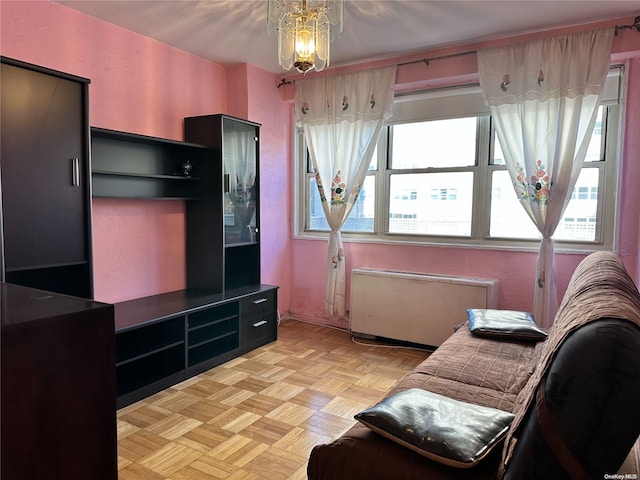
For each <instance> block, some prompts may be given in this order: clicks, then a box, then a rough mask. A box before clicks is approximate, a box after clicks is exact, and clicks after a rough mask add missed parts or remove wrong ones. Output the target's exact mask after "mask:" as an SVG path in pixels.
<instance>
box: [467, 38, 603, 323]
mask: <svg viewBox="0 0 640 480" xmlns="http://www.w3.org/2000/svg"><path fill="white" fill-rule="evenodd" d="M613 34H614V30H613V29H608V30H597V31H592V32H584V33H577V34H573V35H567V36H562V37H554V38H548V39H543V40H536V41H532V42H527V43H521V44H516V45H510V46H507V47H500V48H494V49H488V50H481V51H479V52H478V71H479V73H480V86H481V88H482V94H483V96H484V98H485V102H486V103H487V104H488V105H489V107H490V110H491V115H492V118H493V120H494V121H495V126H496V132H497V135H498V139H499V140H500V145H501V146H502V150H503V153H504V155H505V161H506V163H507V168H508V170H509V174H510V176H511V180H512V182H513V186H514V189H515V192H516V194H517V195H518V198H519V199H520V203H521V204H522V206H523V208H524V209H525V210H526V212H527V214H528V215H529V217H530V218H531V220H532V221H533V222H534V223H535V225H536V227H537V228H538V230H539V231H540V233H541V234H542V241H541V244H540V250H539V253H538V264H537V269H536V285H535V291H534V305H533V313H534V315H535V318H536V320H537V321H538V323H540V324H541V325H543V326H545V327H548V326H550V325H551V323H552V322H553V319H554V316H555V313H556V311H557V309H558V292H557V287H556V275H555V263H554V242H553V239H552V236H553V233H554V231H555V229H556V227H557V225H558V223H559V222H560V220H561V218H562V213H563V212H564V209H565V207H566V205H567V204H568V202H569V200H570V198H571V192H572V190H573V187H574V185H575V182H576V180H577V178H578V175H579V173H580V169H581V168H582V165H583V162H584V158H585V155H586V152H587V147H588V146H589V141H590V139H591V135H592V133H593V127H594V125H595V121H596V116H597V112H598V105H599V102H600V96H601V94H602V90H603V87H604V82H605V79H606V75H607V71H608V69H609V64H610V62H611V44H612V41H613Z"/></svg>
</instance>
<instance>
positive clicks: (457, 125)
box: [391, 117, 477, 170]
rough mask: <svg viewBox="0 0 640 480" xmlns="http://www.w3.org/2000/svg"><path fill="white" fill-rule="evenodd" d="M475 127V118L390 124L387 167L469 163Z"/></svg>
mask: <svg viewBox="0 0 640 480" xmlns="http://www.w3.org/2000/svg"><path fill="white" fill-rule="evenodd" d="M476 126H477V120H476V118H475V117H468V118H454V119H450V120H434V121H430V122H420V123H403V124H400V125H394V126H393V127H392V128H393V142H392V149H391V150H392V152H391V162H392V164H391V168H392V169H398V170H399V169H406V168H437V167H440V168H442V167H468V166H473V165H475V164H476Z"/></svg>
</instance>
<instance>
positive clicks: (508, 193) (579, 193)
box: [489, 168, 599, 241]
mask: <svg viewBox="0 0 640 480" xmlns="http://www.w3.org/2000/svg"><path fill="white" fill-rule="evenodd" d="M598 175H599V170H598V169H597V168H583V169H582V172H580V176H579V177H578V181H577V182H576V186H575V188H574V191H573V195H572V196H571V200H570V202H569V205H567V208H566V210H565V211H564V214H563V220H562V221H561V222H560V224H559V225H558V228H557V229H556V232H555V234H554V236H553V238H554V239H555V240H574V241H595V237H596V230H595V226H596V221H595V220H596V211H597V204H598ZM586 192H589V193H588V194H587V193H586ZM489 235H490V236H492V237H502V238H524V239H526V238H530V239H535V238H541V235H540V233H539V232H538V229H537V228H536V227H535V225H534V224H533V221H532V220H531V219H530V218H529V216H528V215H527V214H526V212H525V210H524V208H522V205H521V204H520V201H519V200H518V198H517V196H516V194H515V191H514V190H513V184H512V182H511V178H510V177H509V172H507V171H506V170H498V171H494V172H493V176H492V186H491V224H490V227H489Z"/></svg>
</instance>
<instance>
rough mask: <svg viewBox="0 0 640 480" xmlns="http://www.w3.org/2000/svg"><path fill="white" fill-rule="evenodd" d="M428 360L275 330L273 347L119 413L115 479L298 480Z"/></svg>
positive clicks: (325, 331)
mask: <svg viewBox="0 0 640 480" xmlns="http://www.w3.org/2000/svg"><path fill="white" fill-rule="evenodd" d="M427 355H428V352H427V351H420V350H408V349H401V348H382V347H378V346H372V345H361V344H358V343H355V342H353V341H352V339H351V335H350V334H349V333H347V332H344V331H340V330H336V329H331V328H327V327H323V326H320V325H312V324H308V323H302V322H298V321H294V320H288V321H285V322H282V324H281V325H280V326H279V327H278V341H277V342H273V343H271V344H269V345H265V346H264V347H261V348H258V349H257V350H254V351H252V352H249V353H248V354H246V355H243V356H242V357H239V358H236V359H234V360H231V361H229V362H227V363H225V364H223V365H220V366H218V367H216V368H213V369H211V370H209V371H207V372H204V373H202V374H200V375H198V376H196V377H193V378H190V379H189V380H186V381H185V382H182V383H180V384H178V385H175V386H173V387H172V388H169V389H167V390H164V391H162V392H159V393H157V394H156V395H153V396H151V397H149V398H146V399H145V400H143V401H140V402H138V403H135V404H132V405H129V406H127V407H125V408H123V409H121V410H119V411H118V468H119V479H120V480H217V479H225V480H280V479H282V480H304V479H306V465H307V459H308V457H309V453H310V452H311V449H312V448H313V446H314V445H317V444H319V443H326V442H328V441H331V440H332V439H334V438H335V437H337V436H339V435H341V434H342V433H343V432H344V431H346V430H347V429H348V428H349V427H351V425H353V424H354V422H355V421H354V420H353V415H354V414H355V413H357V412H359V411H360V410H362V409H364V408H366V407H368V406H370V405H372V404H374V403H376V402H377V401H378V400H380V399H381V398H382V397H383V396H384V394H385V393H386V392H387V391H388V390H389V388H390V387H391V386H392V385H393V384H394V383H395V382H396V381H397V380H399V379H400V378H402V377H404V376H405V375H406V374H407V373H408V372H409V371H410V370H412V369H413V368H414V367H415V366H416V365H417V364H418V363H420V362H421V361H422V360H424V358H425V357H426V356H427Z"/></svg>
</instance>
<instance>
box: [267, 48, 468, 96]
mask: <svg viewBox="0 0 640 480" xmlns="http://www.w3.org/2000/svg"><path fill="white" fill-rule="evenodd" d="M474 53H478V51H477V50H471V51H468V52H460V53H452V54H450V55H440V56H438V57H431V58H422V59H420V60H412V61H410V62H403V63H398V64H396V65H397V66H398V67H402V66H404V65H411V64H414V63H424V64H425V65H427V66H429V62H431V61H433V60H444V59H445V58H453V57H460V56H462V55H471V54H474ZM295 83H296V81H295V80H287V79H285V78H283V79H282V80H281V81H280V83H279V84H278V85H277V86H276V87H277V88H280V87H282V86H283V85H293V84H295Z"/></svg>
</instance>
